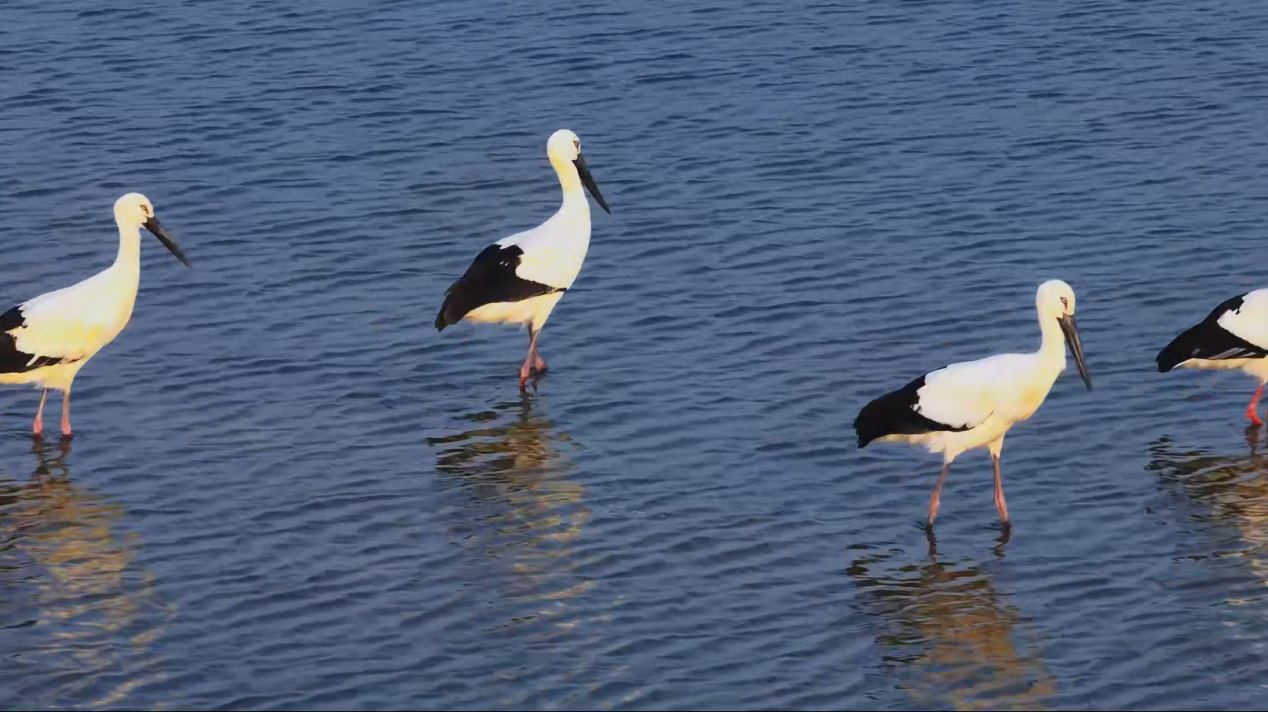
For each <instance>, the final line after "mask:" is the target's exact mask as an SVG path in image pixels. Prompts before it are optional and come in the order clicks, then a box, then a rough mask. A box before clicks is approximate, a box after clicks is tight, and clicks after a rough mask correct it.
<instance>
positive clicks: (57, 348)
mask: <svg viewBox="0 0 1268 712" xmlns="http://www.w3.org/2000/svg"><path fill="white" fill-rule="evenodd" d="M140 281H141V232H140V225H139V224H137V225H129V224H124V223H123V222H120V223H119V253H118V256H117V257H116V259H115V261H114V264H113V265H111V266H110V267H109V268H107V269H106V270H104V271H102V272H100V273H98V274H95V275H93V276H92V277H89V278H88V279H85V280H84V281H82V282H80V283H79V284H76V285H73V286H70V287H66V288H65V289H59V290H57V291H55V292H49V293H47V294H42V295H40V296H38V297H35V298H34V299H31V300H29V301H27V302H24V303H23V304H21V305H20V307H19V309H21V312H22V317H23V320H24V321H25V324H24V325H23V326H21V327H19V328H17V329H14V330H12V331H11V332H9V333H10V334H11V335H12V336H13V340H14V343H15V345H16V346H17V348H18V350H19V351H22V352H24V353H28V354H32V355H34V356H50V357H54V356H55V357H60V358H61V359H63V361H65V363H59V364H54V365H50V366H44V367H43V368H37V369H34V370H32V371H26V372H24V373H0V383H29V384H32V385H35V386H39V387H41V388H52V389H55V390H60V391H66V390H69V389H70V386H71V382H72V381H74V380H75V375H76V374H77V373H79V370H80V369H81V368H83V367H84V365H85V364H86V363H88V360H89V359H91V358H92V357H93V356H95V355H96V354H97V352H98V351H100V350H101V349H102V347H104V346H105V345H106V344H109V343H110V342H111V341H114V339H115V337H116V336H118V335H119V332H121V331H123V328H124V327H125V326H127V324H128V320H129V319H131V318H132V308H133V306H134V305H135V304H136V294H137V288H138V286H139V285H140Z"/></svg>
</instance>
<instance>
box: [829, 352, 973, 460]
mask: <svg viewBox="0 0 1268 712" xmlns="http://www.w3.org/2000/svg"><path fill="white" fill-rule="evenodd" d="M930 373H932V371H930ZM927 375H929V374H925V376H927ZM925 376H921V377H920V378H917V379H916V380H914V381H912V382H911V383H908V384H907V385H905V386H903V387H902V388H899V389H898V390H896V391H890V392H889V393H886V394H885V395H883V396H881V397H880V398H877V399H876V400H874V401H872V402H871V403H868V404H867V405H865V406H863V410H861V411H859V417H857V418H855V419H854V432H855V434H857V435H858V436H859V447H860V448H863V447H867V444H868V443H870V442H872V441H873V440H876V439H877V438H883V437H885V436H886V435H919V434H921V433H934V432H939V431H950V432H962V431H965V430H969V429H970V428H972V427H973V426H972V425H965V426H955V425H947V424H946V423H939V422H938V421H936V420H933V419H932V418H929V417H926V416H924V415H921V414H920V413H919V412H917V411H916V405H917V404H918V403H919V402H920V395H919V391H920V389H921V388H924V387H925Z"/></svg>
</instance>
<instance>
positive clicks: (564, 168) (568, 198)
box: [550, 158, 590, 216]
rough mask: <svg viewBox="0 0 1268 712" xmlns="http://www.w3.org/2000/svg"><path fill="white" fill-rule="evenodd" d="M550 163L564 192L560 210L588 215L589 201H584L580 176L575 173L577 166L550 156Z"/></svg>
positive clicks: (583, 189) (584, 192) (584, 193)
mask: <svg viewBox="0 0 1268 712" xmlns="http://www.w3.org/2000/svg"><path fill="white" fill-rule="evenodd" d="M550 164H551V166H553V167H554V169H555V173H556V174H557V175H558V176H559V187H560V188H562V189H563V192H564V204H563V207H561V208H560V211H561V212H568V213H579V214H584V215H587V216H588V215H589V214H590V203H589V202H588V201H586V191H585V188H584V187H583V186H582V185H581V176H580V175H578V173H577V167H576V166H574V165H573V164H572V161H566V160H564V159H562V158H551V159H550Z"/></svg>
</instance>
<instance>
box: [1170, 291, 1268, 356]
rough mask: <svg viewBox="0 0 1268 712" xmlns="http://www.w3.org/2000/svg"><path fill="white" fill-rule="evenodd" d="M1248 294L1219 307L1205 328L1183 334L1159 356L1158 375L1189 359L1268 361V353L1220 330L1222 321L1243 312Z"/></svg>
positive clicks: (1226, 330) (1197, 328)
mask: <svg viewBox="0 0 1268 712" xmlns="http://www.w3.org/2000/svg"><path fill="white" fill-rule="evenodd" d="M1245 296H1246V295H1245V294H1239V295H1237V296H1236V297H1233V298H1232V299H1229V300H1228V301H1226V302H1224V303H1223V304H1220V305H1219V306H1218V307H1215V309H1214V311H1212V312H1211V313H1210V315H1209V316H1207V317H1206V319H1204V320H1203V321H1202V323H1201V324H1198V325H1197V326H1195V327H1193V328H1191V329H1189V330H1188V331H1185V332H1184V333H1183V334H1180V335H1179V336H1177V337H1176V338H1175V339H1173V340H1172V341H1171V343H1169V344H1167V346H1166V348H1164V349H1163V350H1162V351H1159V352H1158V358H1157V361H1158V372H1159V373H1166V372H1167V371H1170V370H1171V369H1173V368H1175V367H1176V366H1178V365H1180V364H1182V363H1184V362H1185V361H1188V360H1189V359H1194V358H1196V359H1205V360H1207V361H1223V360H1227V359H1238V358H1265V357H1268V351H1266V350H1264V348H1263V347H1261V346H1256V345H1255V344H1252V343H1250V342H1249V341H1247V340H1245V339H1243V338H1242V337H1240V336H1237V335H1236V334H1234V333H1232V332H1230V331H1229V330H1228V329H1225V328H1224V327H1222V326H1220V317H1222V316H1224V315H1225V314H1227V313H1228V312H1240V311H1241V308H1242V302H1243V301H1244V300H1243V298H1244V297H1245Z"/></svg>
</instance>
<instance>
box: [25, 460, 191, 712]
mask: <svg viewBox="0 0 1268 712" xmlns="http://www.w3.org/2000/svg"><path fill="white" fill-rule="evenodd" d="M33 452H34V454H35V456H36V460H37V465H36V468H35V472H34V473H33V474H32V475H31V476H30V477H29V478H27V479H26V481H25V482H23V481H19V480H17V479H14V478H10V477H9V476H7V475H6V474H4V473H0V651H3V657H4V658H5V660H6V663H5V664H6V666H7V667H8V668H9V670H8V671H9V672H10V673H12V672H14V671H15V670H17V669H20V671H21V679H20V681H19V682H17V683H16V684H17V687H16V689H17V690H19V691H21V692H22V693H23V696H24V698H25V699H27V701H28V702H32V703H34V702H35V701H36V700H40V701H42V702H43V703H45V704H51V705H53V706H62V705H75V704H94V705H103V704H112V703H118V702H119V701H121V700H123V699H126V698H127V695H128V693H129V692H130V691H131V690H132V689H134V688H135V687H136V686H137V685H139V684H142V683H143V682H145V681H147V680H150V679H153V678H154V677H156V676H157V675H159V674H160V673H161V661H160V660H159V659H157V657H156V656H155V655H154V654H153V653H152V649H153V645H154V643H155V641H156V640H157V639H159V638H160V637H161V636H162V634H163V631H164V629H165V626H166V624H167V622H168V620H169V618H170V615H171V611H170V610H169V609H168V607H167V605H166V604H165V603H164V602H163V601H162V599H161V597H160V596H159V594H158V592H157V589H156V587H155V582H154V576H153V574H151V573H149V572H147V571H144V570H142V569H140V568H139V566H138V565H137V563H136V559H137V552H138V550H139V548H140V541H139V539H138V538H137V537H136V536H135V534H132V533H129V532H127V531H126V530H125V527H124V524H125V516H126V511H125V510H124V508H123V507H122V506H121V505H120V504H118V503H117V502H114V501H112V500H110V499H109V498H107V497H105V496H102V495H99V494H95V493H93V492H90V491H87V490H84V489H81V488H79V487H77V486H76V485H75V484H74V483H73V482H72V481H71V477H70V466H69V465H68V464H67V460H68V456H69V455H70V445H69V441H63V442H62V443H61V444H36V445H35V446H34V449H33ZM15 663H16V667H15Z"/></svg>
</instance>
